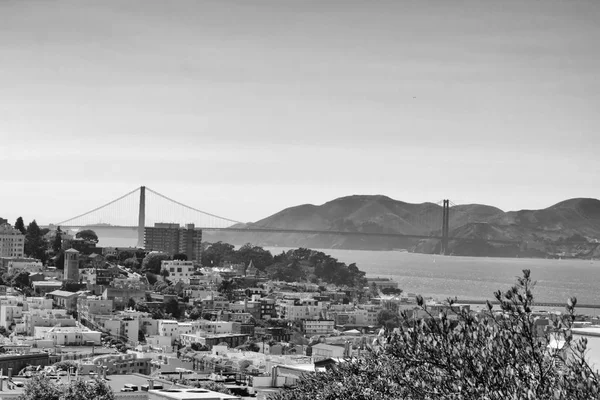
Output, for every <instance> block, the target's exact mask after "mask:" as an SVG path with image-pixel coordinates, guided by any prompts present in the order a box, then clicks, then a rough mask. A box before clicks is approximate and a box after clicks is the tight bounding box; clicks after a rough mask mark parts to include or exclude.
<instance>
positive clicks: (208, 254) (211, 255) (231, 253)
mask: <svg viewBox="0 0 600 400" xmlns="http://www.w3.org/2000/svg"><path fill="white" fill-rule="evenodd" d="M224 261H235V247H234V246H233V245H231V244H229V243H223V242H217V243H213V244H211V245H210V246H208V248H207V249H206V250H204V251H203V252H202V265H204V266H207V267H217V266H219V265H221V263H223V262H224Z"/></svg>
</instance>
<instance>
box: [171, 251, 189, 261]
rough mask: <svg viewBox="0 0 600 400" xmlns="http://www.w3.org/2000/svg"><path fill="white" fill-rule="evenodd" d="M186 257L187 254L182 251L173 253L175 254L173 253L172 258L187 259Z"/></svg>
mask: <svg viewBox="0 0 600 400" xmlns="http://www.w3.org/2000/svg"><path fill="white" fill-rule="evenodd" d="M187 259H188V256H187V254H184V253H175V254H173V260H178V261H187Z"/></svg>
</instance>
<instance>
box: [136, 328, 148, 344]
mask: <svg viewBox="0 0 600 400" xmlns="http://www.w3.org/2000/svg"><path fill="white" fill-rule="evenodd" d="M138 342H140V343H146V335H144V331H142V330H141V329H139V330H138Z"/></svg>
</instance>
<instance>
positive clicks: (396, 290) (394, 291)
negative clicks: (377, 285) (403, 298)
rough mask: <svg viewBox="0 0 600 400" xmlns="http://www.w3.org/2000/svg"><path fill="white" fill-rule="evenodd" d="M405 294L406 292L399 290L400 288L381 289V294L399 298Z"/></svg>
mask: <svg viewBox="0 0 600 400" xmlns="http://www.w3.org/2000/svg"><path fill="white" fill-rule="evenodd" d="M403 292H404V291H403V290H402V289H399V288H391V287H390V288H383V289H381V293H383V294H387V295H390V294H393V295H396V296H399V295H401V294H402V293H403Z"/></svg>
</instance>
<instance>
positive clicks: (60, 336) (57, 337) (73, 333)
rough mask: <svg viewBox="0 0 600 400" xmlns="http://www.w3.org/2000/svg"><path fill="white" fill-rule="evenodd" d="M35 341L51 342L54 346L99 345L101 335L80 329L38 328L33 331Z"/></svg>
mask: <svg viewBox="0 0 600 400" xmlns="http://www.w3.org/2000/svg"><path fill="white" fill-rule="evenodd" d="M33 332H34V333H33V335H34V337H35V338H36V339H41V340H48V341H51V342H52V343H53V344H54V346H56V345H61V346H83V345H88V344H92V343H93V344H94V345H96V346H98V345H101V344H102V342H101V341H100V336H101V333H100V332H97V331H92V330H90V329H87V328H80V327H52V328H46V327H38V326H36V327H35V328H34V329H33Z"/></svg>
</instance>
